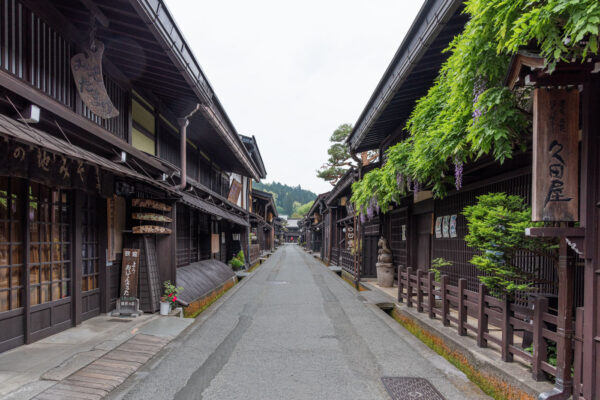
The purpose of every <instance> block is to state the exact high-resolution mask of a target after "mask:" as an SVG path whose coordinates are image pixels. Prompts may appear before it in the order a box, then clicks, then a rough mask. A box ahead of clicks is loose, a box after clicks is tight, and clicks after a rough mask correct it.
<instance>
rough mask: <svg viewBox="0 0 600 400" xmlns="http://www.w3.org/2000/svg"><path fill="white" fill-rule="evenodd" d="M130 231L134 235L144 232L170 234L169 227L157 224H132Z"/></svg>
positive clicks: (143, 233) (144, 233)
mask: <svg viewBox="0 0 600 400" xmlns="http://www.w3.org/2000/svg"><path fill="white" fill-rule="evenodd" d="M132 231H133V233H135V234H136V235H146V234H151V235H152V234H153V235H170V234H171V229H169V228H165V227H164V226H157V225H140V226H134V227H133V229H132Z"/></svg>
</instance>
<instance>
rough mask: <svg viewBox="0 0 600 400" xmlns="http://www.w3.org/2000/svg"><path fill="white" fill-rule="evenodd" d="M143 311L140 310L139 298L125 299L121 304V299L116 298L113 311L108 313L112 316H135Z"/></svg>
mask: <svg viewBox="0 0 600 400" xmlns="http://www.w3.org/2000/svg"><path fill="white" fill-rule="evenodd" d="M143 314H144V312H143V311H142V310H140V300H139V299H135V300H126V301H125V304H124V305H123V304H121V299H117V309H116V310H115V311H113V312H112V313H111V314H110V315H111V316H112V317H120V316H127V317H137V316H140V315H143Z"/></svg>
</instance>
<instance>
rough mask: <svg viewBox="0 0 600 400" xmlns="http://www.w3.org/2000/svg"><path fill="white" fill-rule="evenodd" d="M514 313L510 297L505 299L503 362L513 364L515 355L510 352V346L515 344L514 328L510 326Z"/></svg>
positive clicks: (503, 307)
mask: <svg viewBox="0 0 600 400" xmlns="http://www.w3.org/2000/svg"><path fill="white" fill-rule="evenodd" d="M511 316H512V311H511V309H510V300H509V299H508V296H505V298H504V304H503V306H502V346H501V348H502V361H506V362H512V360H513V355H512V353H511V352H510V345H511V344H512V343H513V328H512V325H511V324H510V318H511Z"/></svg>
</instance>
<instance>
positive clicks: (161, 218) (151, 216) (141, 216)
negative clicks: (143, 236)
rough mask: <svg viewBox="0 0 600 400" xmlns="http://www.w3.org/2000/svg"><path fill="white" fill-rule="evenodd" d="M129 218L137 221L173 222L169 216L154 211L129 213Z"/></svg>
mask: <svg viewBox="0 0 600 400" xmlns="http://www.w3.org/2000/svg"><path fill="white" fill-rule="evenodd" d="M131 219H135V220H139V221H154V222H169V223H170V222H173V220H172V219H171V218H169V217H167V216H165V215H161V214H156V213H133V214H131Z"/></svg>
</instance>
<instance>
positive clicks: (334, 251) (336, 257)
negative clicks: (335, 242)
mask: <svg viewBox="0 0 600 400" xmlns="http://www.w3.org/2000/svg"><path fill="white" fill-rule="evenodd" d="M329 262H330V263H331V264H333V265H338V264H339V263H340V248H339V247H335V246H334V247H332V248H331V260H329Z"/></svg>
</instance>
